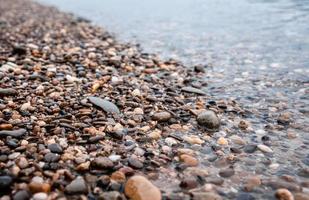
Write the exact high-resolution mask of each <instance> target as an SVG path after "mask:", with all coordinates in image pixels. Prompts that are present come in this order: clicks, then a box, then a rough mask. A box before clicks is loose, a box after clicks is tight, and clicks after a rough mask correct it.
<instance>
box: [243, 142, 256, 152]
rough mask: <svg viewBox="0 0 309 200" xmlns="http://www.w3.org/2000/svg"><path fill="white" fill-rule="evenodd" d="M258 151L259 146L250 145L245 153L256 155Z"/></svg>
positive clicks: (246, 147) (245, 148) (245, 149)
mask: <svg viewBox="0 0 309 200" xmlns="http://www.w3.org/2000/svg"><path fill="white" fill-rule="evenodd" d="M256 150H257V145H255V144H248V145H246V146H245V147H244V152H246V153H254V152H255V151H256Z"/></svg>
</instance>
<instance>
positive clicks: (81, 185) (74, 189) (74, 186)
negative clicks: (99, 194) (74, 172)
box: [65, 176, 88, 194]
mask: <svg viewBox="0 0 309 200" xmlns="http://www.w3.org/2000/svg"><path fill="white" fill-rule="evenodd" d="M65 192H66V193H68V194H86V193H88V188H87V185H86V182H85V180H84V178H83V177H81V176H78V177H77V178H76V179H74V180H73V181H72V182H71V183H70V184H69V185H67V186H66V187H65Z"/></svg>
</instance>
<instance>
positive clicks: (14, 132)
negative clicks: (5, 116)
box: [0, 129, 27, 138]
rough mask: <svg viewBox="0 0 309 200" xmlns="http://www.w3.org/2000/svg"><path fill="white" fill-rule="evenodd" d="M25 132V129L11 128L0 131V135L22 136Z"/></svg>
mask: <svg viewBox="0 0 309 200" xmlns="http://www.w3.org/2000/svg"><path fill="white" fill-rule="evenodd" d="M26 132H27V130H26V129H17V130H12V131H7V130H5V131H0V137H6V136H11V137H14V138H19V137H21V136H23V135H24V134H25V133H26Z"/></svg>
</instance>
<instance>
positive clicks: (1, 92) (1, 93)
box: [0, 88, 17, 96]
mask: <svg viewBox="0 0 309 200" xmlns="http://www.w3.org/2000/svg"><path fill="white" fill-rule="evenodd" d="M16 94H17V91H16V90H14V89H12V88H7V89H4V88H0V96H13V95H16Z"/></svg>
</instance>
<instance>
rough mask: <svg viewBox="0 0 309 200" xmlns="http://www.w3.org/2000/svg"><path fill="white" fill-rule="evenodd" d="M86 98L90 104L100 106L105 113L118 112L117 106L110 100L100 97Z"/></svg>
mask: <svg viewBox="0 0 309 200" xmlns="http://www.w3.org/2000/svg"><path fill="white" fill-rule="evenodd" d="M88 99H89V101H90V102H91V103H92V104H94V105H96V106H98V107H100V108H102V109H103V110H104V111H105V112H107V113H117V114H120V110H119V108H118V107H117V106H116V105H115V104H113V103H112V102H110V101H107V100H104V99H101V98H99V97H88Z"/></svg>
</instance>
